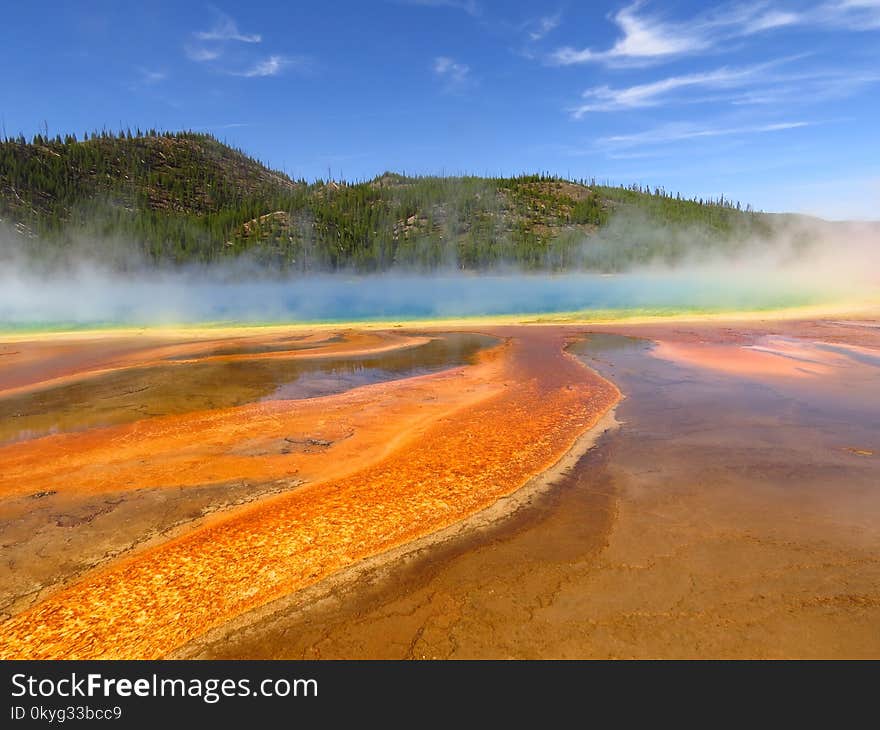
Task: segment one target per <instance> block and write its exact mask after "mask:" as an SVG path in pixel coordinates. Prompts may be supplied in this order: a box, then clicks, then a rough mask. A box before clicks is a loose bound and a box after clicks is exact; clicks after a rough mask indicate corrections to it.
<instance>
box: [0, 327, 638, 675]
mask: <svg viewBox="0 0 880 730" xmlns="http://www.w3.org/2000/svg"><path fill="white" fill-rule="evenodd" d="M493 334H499V335H501V336H508V335H509V336H510V340H509V341H508V342H507V344H506V345H504V346H502V347H500V348H496V349H495V350H493V351H490V352H488V353H486V354H484V355H483V356H481V358H480V360H479V362H478V363H477V364H476V365H473V366H469V367H465V368H457V369H455V370H452V371H447V372H444V373H439V374H436V375H431V376H425V377H420V378H412V379H410V380H403V381H398V382H396V383H385V384H380V385H377V386H369V387H366V388H361V389H358V390H355V391H352V392H350V393H345V394H342V395H339V396H330V397H326V398H319V399H313V400H311V401H300V402H284V401H281V402H278V403H273V404H251V405H248V406H242V407H240V408H229V409H221V410H218V411H210V412H204V413H193V414H184V415H183V416H174V417H167V418H162V419H152V420H147V421H143V422H139V423H135V424H130V425H127V426H123V427H113V428H107V429H98V430H94V431H89V432H86V433H83V434H68V435H63V436H58V437H53V438H50V439H45V440H43V442H42V444H41V445H40V446H39V450H40V453H41V454H42V458H43V460H44V462H45V464H46V465H45V466H44V467H43V468H44V469H47V470H50V471H51V470H55V473H58V471H57V470H59V469H66V470H67V473H68V474H69V475H70V479H69V481H68V483H67V486H66V487H65V488H67V489H83V490H95V491H100V490H101V489H102V488H104V487H103V486H102V485H107V484H112V485H113V487H114V488H119V487H120V486H124V485H131V488H137V486H138V485H140V484H147V483H149V484H151V485H153V486H155V485H156V484H163V483H164V484H168V485H185V484H197V483H203V482H205V481H209V480H217V479H222V478H232V477H241V476H242V472H245V475H246V476H248V477H249V478H253V479H269V478H280V477H283V476H285V475H287V474H290V473H291V471H297V470H299V469H302V470H304V471H305V472H307V473H308V476H313V477H314V479H315V481H313V482H312V483H310V484H308V485H307V486H305V487H301V488H299V489H295V490H293V491H291V492H287V493H284V494H281V495H279V496H276V497H273V498H270V499H268V500H266V501H263V502H260V503H258V504H256V505H251V506H248V507H244V508H241V509H240V510H238V511H235V512H232V513H230V514H227V515H225V516H221V517H217V518H215V519H214V520H212V521H210V522H208V523H206V524H205V525H204V526H203V527H201V528H199V529H197V530H195V531H193V532H190V533H189V534H186V535H184V536H182V537H179V538H177V539H175V540H172V541H170V542H166V543H164V544H160V545H158V546H156V547H154V548H151V549H148V550H145V551H143V552H141V553H138V554H135V555H132V556H130V557H128V558H126V559H123V560H120V561H118V562H116V563H112V564H110V565H109V566H108V567H107V568H104V569H100V570H98V571H95V572H93V573H91V574H88V575H87V576H86V577H85V578H83V579H82V580H81V581H80V582H78V583H75V584H73V585H71V586H69V587H67V588H63V589H61V590H59V591H56V592H55V593H53V594H51V595H49V596H48V597H47V598H46V599H45V600H44V601H42V602H41V603H38V604H37V605H35V606H34V607H33V608H31V609H29V610H27V611H25V612H23V613H20V614H18V615H16V616H14V617H13V618H12V619H10V620H8V621H7V622H6V623H5V624H4V625H3V632H2V638H0V657H2V658H13V657H15V658H31V659H43V658H70V659H73V658H80V659H84V658H156V657H161V656H164V655H166V654H168V653H169V652H170V651H172V650H174V649H175V648H176V647H179V646H181V645H182V644H184V643H185V642H187V641H190V640H192V639H193V638H196V637H198V636H200V635H201V634H203V633H204V632H206V631H208V630H209V629H211V628H213V627H216V626H218V625H221V624H223V623H224V622H226V621H228V620H230V619H232V618H234V617H235V616H238V615H239V614H241V613H242V612H245V611H248V610H249V609H252V608H254V607H257V606H260V605H263V604H265V603H267V602H269V601H271V600H273V599H275V598H278V597H280V596H283V595H286V594H289V593H291V592H293V591H296V590H298V589H300V588H303V587H305V586H308V585H311V584H314V583H315V582H317V581H320V580H321V579H322V578H324V577H326V576H329V575H331V574H332V573H334V572H336V571H339V570H340V569H342V568H344V567H346V566H348V565H350V564H352V563H354V562H355V561H357V560H360V559H362V558H365V557H367V556H370V555H375V554H377V553H380V552H382V551H385V550H388V549H389V548H392V547H395V546H398V545H401V544H403V543H406V542H408V541H411V540H413V539H415V538H418V537H421V536H424V535H427V534H429V533H432V532H434V531H436V530H438V529H440V528H443V527H445V526H447V525H449V524H451V523H454V522H456V521H458V520H460V519H462V518H464V517H466V516H468V515H471V514H473V513H475V512H477V511H478V510H480V509H483V508H485V507H487V506H488V505H491V504H492V503H494V502H495V501H496V500H497V499H498V498H499V497H501V496H503V495H506V494H509V493H510V492H512V491H514V490H516V489H517V488H519V487H520V486H522V485H523V484H524V483H525V482H526V481H528V479H529V478H531V477H532V476H534V475H535V474H537V473H539V472H541V471H543V470H545V469H547V468H548V467H549V466H550V465H552V464H553V463H554V462H555V461H557V460H558V459H559V458H560V457H561V456H562V455H563V454H564V453H565V452H566V451H567V450H568V449H569V448H570V447H571V445H572V444H573V443H574V442H575V440H576V439H577V438H578V437H579V436H580V435H582V434H583V433H584V432H585V431H586V430H587V429H589V428H590V427H591V426H592V425H593V424H595V423H596V421H597V420H598V419H599V418H600V417H601V416H602V415H603V414H604V413H606V412H607V410H608V409H609V408H610V407H612V406H613V405H614V404H615V403H616V402H617V400H618V398H619V396H620V394H619V392H618V390H617V388H616V387H615V386H614V385H613V384H611V383H609V382H608V381H606V380H604V379H602V378H601V377H599V376H598V375H596V374H594V373H593V372H591V371H589V370H587V369H586V368H585V367H583V366H582V365H581V364H579V363H578V362H577V361H576V360H575V359H574V358H573V357H570V356H568V355H567V354H565V352H564V349H563V348H564V345H565V333H564V332H563V331H562V330H558V329H556V328H535V329H518V330H516V331H512V330H511V331H505V330H503V329H499V330H497V331H496V332H493ZM348 428H351V430H352V431H351V432H352V433H353V435H352V436H351V437H350V438H345V439H344V440H343V441H342V443H341V444H340V445H339V448H337V447H336V446H334V447H333V448H330V449H327V450H326V451H325V452H318V453H315V454H303V455H295V454H268V455H266V454H261V452H260V451H259V449H257V450H256V451H253V452H252V453H248V454H244V455H242V454H241V453H235V448H234V447H236V446H240V444H241V443H242V442H248V440H249V439H250V440H256V441H259V439H261V438H262V439H264V440H265V439H270V440H271V438H276V437H278V436H283V435H286V434H290V433H291V432H292V431H295V432H300V431H301V432H304V433H315V432H316V431H317V432H319V433H320V432H321V429H324V432H326V433H327V434H329V435H331V436H335V437H336V438H341V437H342V435H345V434H343V432H344V431H346V429H348ZM346 433H347V432H346ZM327 440H328V441H331V440H333V439H332V438H330V437H328V438H327ZM36 443H37V442H32V444H36ZM32 444H31V445H29V443H27V442H26V443H23V444H15V445H12V446H9V447H5V449H4V450H3V451H4V459H5V463H8V464H9V467H10V471H7V473H6V474H4V475H3V482H2V484H0V494H10V493H16V492H18V491H20V490H21V489H22V487H20V486H18V484H19V483H20V481H19V480H20V479H21V478H22V477H23V475H24V474H25V473H26V472H27V469H28V468H35V469H36V468H37V460H38V456H39V454H38V453H37V451H35V450H34V448H35V447H34V446H33V445H32ZM47 449H48V451H47ZM52 449H55V451H52ZM102 459H105V460H106V461H104V462H102V461H101V460H102ZM53 460H55V463H53ZM248 469H250V471H248ZM12 470H17V471H16V472H15V473H13V472H12Z"/></svg>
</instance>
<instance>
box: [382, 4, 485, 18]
mask: <svg viewBox="0 0 880 730" xmlns="http://www.w3.org/2000/svg"><path fill="white" fill-rule="evenodd" d="M399 2H401V3H403V4H404V5H420V6H422V7H426V8H453V9H455V10H463V11H464V12H465V13H467V14H468V15H470V16H471V17H474V18H476V17H479V16H480V15H482V13H483V9H482V7H481V6H480V4H479V3H478V2H477V1H476V0H399Z"/></svg>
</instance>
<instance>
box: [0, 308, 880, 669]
mask: <svg viewBox="0 0 880 730" xmlns="http://www.w3.org/2000/svg"><path fill="white" fill-rule="evenodd" d="M481 330H482V331H485V332H486V333H488V335H482V334H467V333H461V334H448V333H446V334H440V335H436V336H435V335H426V334H424V333H403V332H374V333H357V332H352V331H348V332H340V333H333V332H322V333H299V334H291V333H286V334H285V333H276V334H272V335H271V336H267V335H260V336H253V337H251V336H248V337H242V336H237V335H236V336H228V337H227V336H213V335H212V336H211V337H210V338H207V339H205V340H204V341H196V340H192V341H189V340H181V339H180V338H166V339H158V338H146V339H144V338H141V339H139V340H138V341H134V340H129V339H126V338H116V339H108V340H107V341H103V340H98V341H95V342H89V341H82V342H81V341H79V340H70V341H68V340H60V341H58V342H56V341H47V342H45V343H43V342H38V343H24V344H22V343H15V342H13V343H3V344H0V354H2V355H3V358H2V362H0V388H6V390H5V391H0V409H3V408H5V409H6V410H5V411H4V412H3V413H4V417H3V418H0V427H2V428H3V429H6V431H5V432H4V433H6V439H7V441H8V443H6V444H5V445H0V462H2V463H3V465H4V466H3V469H2V471H0V494H2V496H3V500H2V507H0V549H2V558H3V559H2V563H0V612H2V615H0V619H2V618H8V620H7V621H6V622H5V624H4V626H3V629H4V631H3V634H2V638H0V655H2V656H116V657H122V656H125V657H131V656H161V655H168V654H169V653H171V654H173V655H175V656H189V657H192V656H200V657H223V658H251V657H253V658H300V657H302V658H314V657H320V658H471V657H473V658H496V657H534V658H550V657H560V658H581V657H692V658H696V657H874V658H876V657H877V656H880V632H877V630H876V627H877V626H878V625H880V329H878V325H877V323H876V322H875V321H868V322H863V321H857V320H851V321H850V320H847V321H841V322H833V321H803V322H751V323H736V322H731V323H718V322H714V323H702V324H690V325H689V324H675V323H670V324H657V325H638V326H636V325H631V326H621V325H607V326H602V327H598V326H597V327H594V328H592V331H589V330H587V329H586V328H585V327H582V326H581V327H578V326H573V327H529V328H523V327H489V326H486V327H484V328H481ZM489 335H492V336H489ZM431 338H434V339H431ZM501 342H503V343H504V344H501V345H498V343H501ZM566 342H569V343H573V344H570V346H569V352H570V353H572V354H573V355H575V356H576V357H577V358H579V359H580V360H581V362H583V363H584V364H586V365H587V366H588V367H589V368H591V369H592V370H593V371H595V372H597V373H599V374H600V375H601V376H604V378H607V381H606V380H603V379H602V378H599V377H597V376H596V375H595V374H594V373H592V372H591V371H589V370H585V369H584V368H582V367H580V366H578V364H577V363H576V362H573V361H572V358H571V357H568V356H563V355H562V353H561V348H562V346H563V345H564V344H565V343H566ZM496 345H497V346H496ZM465 363H466V364H467V366H465V367H460V366H461V365H463V364H465ZM608 381H611V382H613V383H615V384H616V385H617V386H618V387H619V388H620V390H621V391H622V392H623V394H624V396H625V398H624V400H622V401H621V402H620V403H619V404H618V405H617V409H616V418H617V420H618V422H619V427H618V428H616V429H614V430H610V431H607V432H605V433H604V435H602V436H601V437H599V438H598V441H597V442H596V445H595V446H594V447H593V448H592V449H590V450H589V451H587V452H586V453H585V454H583V455H582V456H580V457H576V456H575V457H574V458H572V459H571V465H570V468H568V470H567V471H566V472H565V473H564V475H563V476H562V477H560V478H558V479H556V481H554V482H552V483H551V484H550V485H549V487H548V486H547V485H546V484H545V482H546V480H543V481H542V480H541V479H538V478H537V477H534V475H536V474H540V473H542V471H543V470H544V469H546V468H547V466H548V465H549V464H551V463H553V461H555V460H556V459H558V458H559V456H560V455H561V453H562V452H563V451H564V450H565V449H566V448H568V445H570V444H571V442H572V440H573V439H574V438H575V437H576V435H577V434H578V433H583V432H584V429H586V428H588V427H589V426H590V425H591V424H593V423H596V422H597V418H599V417H600V416H601V414H602V413H603V412H604V411H605V409H607V408H608V407H609V406H610V405H611V404H613V403H614V402H615V400H616V398H617V391H616V389H615V388H614V387H613V386H611V385H610V384H609V383H608ZM144 386H146V387H144ZM22 419H24V420H22ZM28 419H30V420H28ZM40 419H43V420H40ZM114 419H119V420H114ZM606 420H607V418H603V419H602V420H601V421H599V423H604V422H605V421H606ZM22 424H24V427H22ZM16 429H17V430H16ZM45 430H60V431H65V432H62V433H57V434H55V435H49V436H46V437H43V438H35V436H37V435H39V434H40V433H42V432H43V431H45ZM596 433H598V431H597V432H596ZM2 440H3V439H2V438H0V441H2ZM530 475H532V477H533V478H531V479H530ZM527 479H530V481H528V482H526V480H527ZM533 482H536V483H537V482H540V485H539V487H535V488H530V487H529V486H528V485H530V484H532V483H533ZM524 483H526V484H527V487H526V488H525V489H520V490H519V491H514V490H516V488H517V486H518V485H522V484H524ZM505 495H509V496H505ZM495 500H498V501H497V502H496V501H495ZM493 503H494V504H493ZM487 505H492V506H491V507H487ZM484 510H485V511H484ZM462 517H465V518H466V519H464V521H461V520H462ZM144 625H149V626H150V631H149V632H144V631H143V626H144Z"/></svg>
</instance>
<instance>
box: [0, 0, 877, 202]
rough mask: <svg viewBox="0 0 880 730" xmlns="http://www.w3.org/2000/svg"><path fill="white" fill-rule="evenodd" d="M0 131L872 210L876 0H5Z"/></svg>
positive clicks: (315, 168) (304, 171) (309, 174)
mask: <svg viewBox="0 0 880 730" xmlns="http://www.w3.org/2000/svg"><path fill="white" fill-rule="evenodd" d="M0 59H2V62H3V65H4V67H5V68H6V69H7V73H6V74H4V82H3V84H2V86H0V121H2V124H3V128H4V129H5V132H6V133H7V134H10V135H11V134H16V133H18V132H23V133H24V134H26V135H31V134H33V133H35V132H38V131H42V129H43V127H44V125H46V126H47V127H48V130H49V132H50V133H51V134H55V133H56V132H59V133H65V132H69V131H74V132H77V133H81V132H82V131H84V130H91V129H94V128H99V129H100V128H102V127H105V126H106V127H108V128H112V129H116V128H119V127H120V126H123V127H125V126H131V127H132V128H134V127H138V126H140V127H141V128H146V127H150V126H155V127H159V128H162V129H179V128H191V129H198V130H205V131H209V132H211V133H213V134H215V135H216V136H218V137H220V138H221V139H225V140H227V141H228V142H231V143H233V144H235V145H237V146H240V147H242V148H243V149H245V150H246V151H247V152H249V153H251V154H252V155H254V156H255V157H258V158H260V159H261V160H263V161H265V162H267V163H269V164H270V165H272V166H273V167H276V168H279V169H283V170H285V171H286V172H287V173H288V174H290V175H292V176H294V177H305V178H309V179H311V178H315V177H319V176H320V177H326V176H327V174H328V170H330V171H331V174H332V175H333V176H334V177H340V176H344V177H345V178H347V179H360V178H368V177H372V176H374V175H376V174H378V173H380V172H382V171H384V170H386V169H392V170H398V171H406V172H412V173H415V172H420V173H429V172H430V173H443V172H445V173H459V172H470V173H475V174H485V173H489V174H514V173H518V172H523V171H550V172H554V173H558V174H561V175H564V176H569V177H587V178H592V177H595V178H597V179H599V180H602V181H605V180H607V181H610V182H612V183H621V182H623V183H630V182H638V183H642V184H649V185H651V186H664V187H665V188H667V189H668V190H673V191H680V192H682V193H684V194H686V195H688V196H690V195H704V196H712V197H715V196H718V195H720V194H722V193H723V194H724V195H726V196H729V197H732V198H734V199H739V200H741V201H743V202H744V203H746V202H748V203H751V204H753V205H754V206H755V207H757V208H761V209H765V210H796V211H803V212H811V213H816V214H820V215H824V216H825V217H831V218H845V217H855V218H880V143H878V129H880V124H878V120H880V0H826V1H821V0H820V1H819V2H784V1H783V0H779V1H776V0H767V1H759V2H749V0H745V1H744V2H736V3H719V4H715V5H713V6H711V7H709V6H708V5H707V4H706V3H698V2H691V3H687V2H650V1H649V0H646V1H645V2H636V3H631V2H630V3H627V2H610V3H600V2H595V3H593V2H576V1H575V0H568V1H567V2H566V1H562V2H549V3H539V2H517V1H510V0H508V1H506V2H493V1H492V0H361V1H360V2H353V1H352V2H340V1H336V2H332V1H330V0H325V1H324V2H311V1H307V0H300V1H298V2H286V3H281V2H276V3H270V2H260V1H259V0H258V1H255V2H253V1H252V2H248V3H236V2H231V1H230V2H222V3H218V4H216V5H214V4H203V3H182V2H162V1H154V2H150V3H128V2H118V1H117V2H87V1H84V2H77V3H67V2H64V3H61V2H41V3H10V4H8V5H7V7H5V8H4V11H3V23H2V24H0Z"/></svg>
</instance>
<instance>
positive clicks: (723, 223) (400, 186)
mask: <svg viewBox="0 0 880 730" xmlns="http://www.w3.org/2000/svg"><path fill="white" fill-rule="evenodd" d="M740 208H741V206H740V205H739V204H738V203H731V202H730V201H726V200H724V199H723V198H721V199H719V200H684V199H681V198H679V197H678V196H675V197H673V196H671V195H668V194H666V193H665V192H664V191H662V190H651V191H648V190H642V189H638V188H622V187H608V186H601V185H596V184H595V183H593V182H588V181H580V182H572V181H567V180H562V179H559V178H555V177H551V176H544V175H530V176H520V177H515V178H479V177H404V176H402V175H398V174H394V173H385V174H384V175H381V176H380V177H377V178H376V179H374V180H370V181H364V182H359V183H341V182H334V181H317V182H312V183H306V182H305V181H293V180H291V179H290V178H289V177H287V176H286V175H285V174H283V173H280V172H277V171H273V170H271V169H269V168H268V167H266V166H265V165H263V164H261V163H259V162H257V161H256V160H253V159H251V158H250V157H248V156H247V155H245V154H243V153H242V152H240V151H238V150H235V149H232V148H231V147H228V146H226V145H224V144H222V143H221V142H219V141H218V140H216V139H214V138H213V137H211V136H208V135H205V134H198V133H193V132H181V133H156V132H153V131H150V132H146V133H142V132H140V131H139V130H138V131H136V132H134V133H131V132H126V133H123V134H108V133H97V134H93V135H90V136H89V137H88V138H86V139H82V140H78V139H76V138H75V137H73V136H68V137H66V138H61V137H55V138H47V137H44V136H41V135H38V136H36V137H35V138H34V139H33V140H31V141H26V140H25V139H24V138H22V137H19V138H14V139H7V140H4V141H0V219H2V220H3V221H4V222H5V223H6V224H7V226H8V227H9V228H11V229H12V230H14V231H15V232H16V234H15V235H16V237H17V238H18V239H20V240H19V241H18V243H19V244H21V245H23V246H25V248H26V249H27V250H28V251H29V252H30V253H31V254H32V255H33V256H35V257H37V258H40V257H46V258H49V257H53V256H58V255H59V254H61V253H63V252H71V251H74V252H76V251H79V250H85V251H89V252H90V253H92V254H96V255H99V256H100V257H101V258H102V259H103V260H104V261H106V262H107V263H109V264H114V263H117V264H119V265H124V264H125V262H126V261H131V260H132V252H133V251H134V252H135V253H136V254H137V257H136V258H138V260H140V261H143V260H147V261H149V262H153V263H156V264H157V265H169V264H170V265H173V264H181V263H188V262H206V263H207V262H217V261H221V260H224V259H227V258H230V257H237V256H241V255H243V254H247V255H248V257H250V258H251V259H252V260H255V261H257V262H260V263H262V264H265V265H267V266H269V267H271V268H273V269H278V270H283V271H324V270H336V269H347V270H357V271H382V270H387V269H389V268H392V267H407V268H418V269H434V268H439V267H455V268H460V269H471V270H482V269H491V268H493V267H498V266H504V265H515V266H518V267H523V268H527V269H548V270H562V269H569V268H588V269H598V270H610V271H613V270H620V269H623V268H626V267H627V266H628V265H631V264H633V263H640V262H645V261H650V260H656V259H664V260H675V259H677V258H681V257H683V256H687V255H689V254H690V253H691V252H692V250H693V249H694V248H701V249H702V248H713V249H714V248H718V247H721V248H729V247H735V246H738V245H741V244H742V242H743V241H745V240H747V239H748V238H749V237H751V236H752V235H753V234H754V233H756V232H758V233H760V232H764V231H765V230H766V229H767V227H768V226H769V225H770V224H769V222H768V219H767V217H766V216H763V215H762V214H758V213H753V212H751V211H747V210H741V209H740ZM3 245H6V244H5V243H4V244H3Z"/></svg>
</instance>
